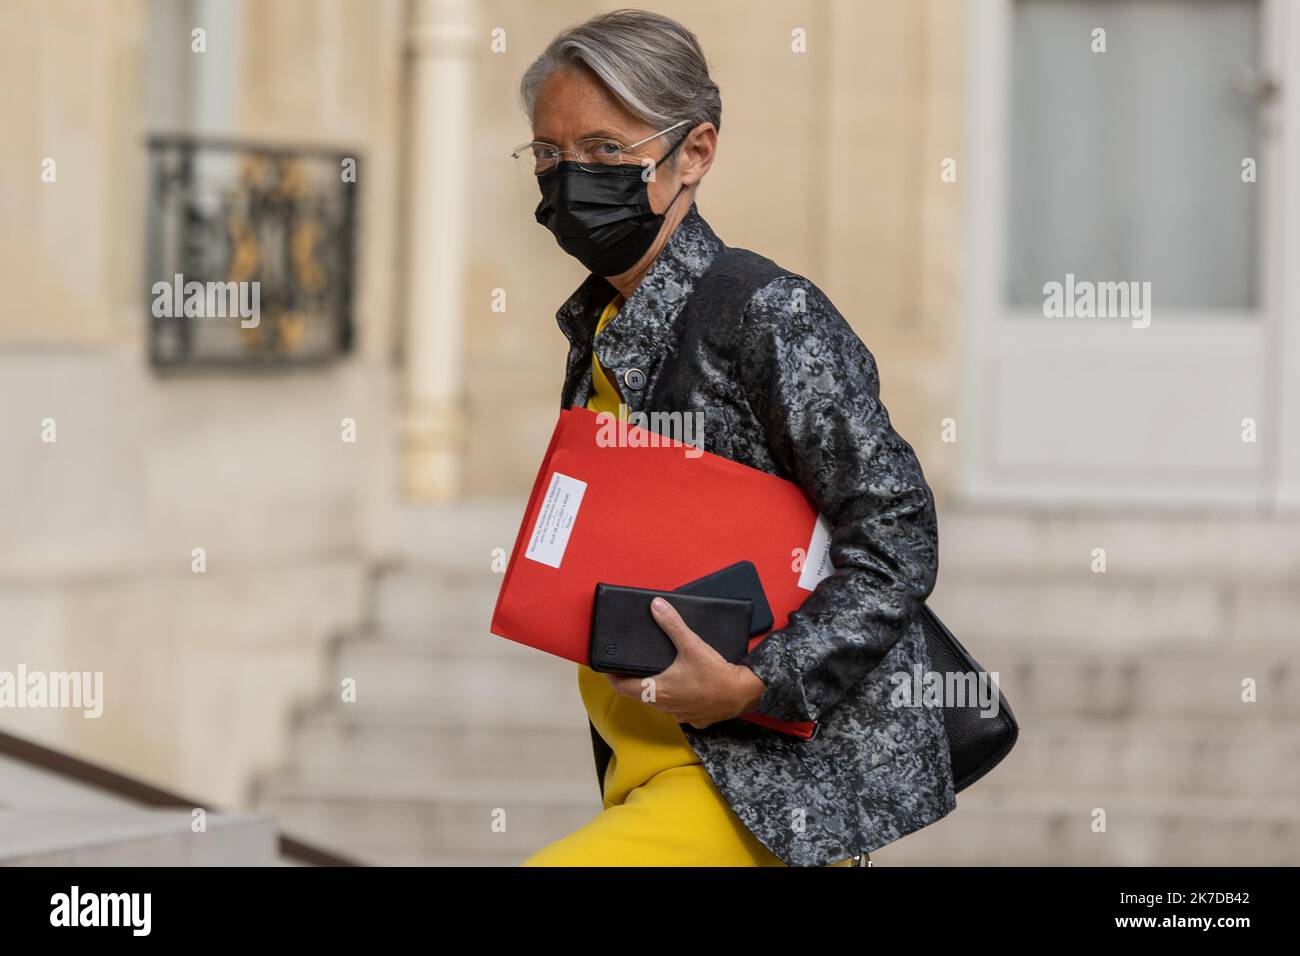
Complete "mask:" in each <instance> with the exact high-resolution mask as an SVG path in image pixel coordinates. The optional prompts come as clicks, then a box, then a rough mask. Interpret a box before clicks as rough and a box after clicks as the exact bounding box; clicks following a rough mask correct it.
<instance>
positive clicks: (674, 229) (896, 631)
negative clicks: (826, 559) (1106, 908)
mask: <svg viewBox="0 0 1300 956" xmlns="http://www.w3.org/2000/svg"><path fill="white" fill-rule="evenodd" d="M521 94H522V99H523V103H524V107H525V110H526V112H527V113H528V115H529V116H530V117H531V121H532V126H533V142H531V143H528V144H525V145H524V146H522V147H520V148H519V149H518V150H516V151H515V154H514V155H515V157H516V159H517V161H519V162H520V163H521V164H522V165H523V167H524V169H525V171H526V172H527V173H528V174H529V175H533V176H536V177H537V182H538V186H539V189H540V192H541V196H542V199H541V202H540V203H539V204H538V207H537V211H536V218H537V220H538V221H539V222H540V223H542V224H543V225H544V226H546V227H547V228H548V229H550V230H551V231H552V232H553V233H554V234H555V237H556V240H557V242H558V243H559V245H560V247H561V248H562V249H564V250H565V251H566V252H568V253H569V254H570V255H572V256H573V257H575V258H576V259H578V261H579V262H581V263H582V265H583V266H585V267H586V268H587V269H588V271H589V272H590V273H591V275H590V276H588V278H587V279H586V281H584V282H583V283H582V285H581V286H580V287H579V288H578V290H577V291H576V292H575V293H574V294H573V295H572V296H571V297H570V298H569V300H568V301H567V302H565V303H564V305H563V306H562V307H561V308H560V310H559V312H558V313H557V319H558V322H559V325H560V328H561V329H562V330H563V332H564V334H565V335H566V336H567V337H568V339H569V341H570V345H571V348H570V351H569V358H568V367H567V373H566V375H565V382H564V388H563V393H562V396H561V407H568V406H570V405H573V404H583V405H585V406H586V407H588V408H590V409H593V410H596V411H610V412H613V413H615V414H618V413H619V406H620V405H623V406H625V408H624V410H623V411H624V414H626V413H628V411H631V412H636V411H645V412H654V411H666V412H670V411H680V412H688V413H689V412H698V413H702V414H703V415H704V422H705V434H706V435H707V444H706V447H707V449H708V450H709V451H711V452H714V453H716V454H720V455H722V456H724V457H727V458H731V459H734V460H736V461H739V462H742V463H743V464H746V465H750V466H752V467H754V468H759V469H762V470H764V471H767V472H770V473H773V474H777V475H780V476H782V477H784V478H788V479H790V480H792V481H795V482H798V483H799V484H800V485H801V486H802V487H803V488H804V490H805V492H806V493H807V494H808V496H809V498H810V499H811V500H812V502H813V503H814V504H815V505H816V506H817V508H818V509H819V511H820V512H821V514H822V515H823V517H825V518H826V520H827V521H828V523H829V524H830V525H831V528H832V538H831V552H830V553H831V560H832V564H833V565H834V569H835V570H834V573H833V574H831V575H830V576H829V577H826V578H824V579H823V580H822V581H821V582H820V583H818V585H817V587H816V590H815V591H813V592H812V593H811V594H810V596H809V598H808V599H807V601H806V602H805V603H804V604H803V605H802V607H801V608H800V609H799V610H798V611H796V612H794V613H793V614H791V615H790V618H789V622H788V623H787V624H786V625H785V626H784V627H782V628H780V629H778V630H774V631H772V632H771V633H770V634H768V636H767V637H766V638H765V639H764V640H763V641H762V642H761V643H760V644H759V645H758V646H757V647H756V648H755V649H754V650H753V651H752V652H751V653H750V654H749V656H748V657H747V658H746V659H745V661H744V663H743V664H739V665H736V664H730V663H728V662H727V661H725V660H724V659H723V658H722V657H721V656H720V655H718V654H717V653H716V652H714V651H713V650H712V649H711V648H709V647H708V645H706V644H704V643H703V642H702V641H701V640H700V639H699V638H698V637H696V636H695V635H694V634H692V633H691V632H690V630H689V628H687V627H686V626H685V624H684V623H683V622H682V620H681V618H680V617H679V616H678V615H677V613H676V612H675V611H674V610H673V609H672V608H671V607H669V606H664V607H662V608H661V607H654V608H652V614H653V615H654V617H655V619H656V620H657V621H658V622H659V624H660V626H661V627H663V629H664V630H665V632H667V633H668V634H669V635H670V636H671V637H672V638H673V640H674V642H675V644H676V646H677V647H678V656H677V659H676V660H675V661H674V663H673V665H672V666H671V667H669V668H668V669H667V670H666V671H664V672H663V673H662V674H659V675H658V676H657V677H656V679H655V689H656V695H655V700H654V702H653V703H644V702H642V700H641V692H642V685H641V680H640V679H639V678H620V677H616V676H611V675H605V674H598V673H595V672H594V671H592V670H590V669H589V668H586V667H581V666H580V667H579V674H578V680H579V689H580V692H581V694H582V698H583V702H584V704H585V705H586V708H587V713H588V716H589V717H590V719H591V725H592V742H593V747H594V749H595V754H596V764H597V776H598V780H599V782H600V784H601V791H602V794H603V798H604V810H603V811H602V812H601V813H600V814H598V815H597V816H596V818H595V819H594V820H592V821H591V823H589V824H588V825H586V826H585V827H582V828H581V829H579V830H578V831H576V832H575V833H572V834H570V835H569V836H567V837H565V838H563V839H561V840H559V841H557V842H555V843H553V844H551V845H550V846H547V847H545V848H543V849H541V850H540V851H538V852H537V853H535V854H534V855H533V856H532V857H530V858H529V859H528V860H527V861H526V863H525V865H533V866H567V865H687V866H690V865H706V866H707V865H715V866H781V865H797V866H825V865H839V864H844V863H849V862H851V861H852V860H853V859H854V858H855V857H856V856H857V855H859V854H863V853H867V852H869V851H871V850H874V849H876V848H877V847H880V846H883V845H884V844H886V843H889V842H891V841H893V840H896V839H898V838H899V837H901V836H903V835H904V834H907V833H910V832H912V831H914V830H917V829H919V828H920V827H923V826H925V825H927V824H929V823H932V822H934V821H935V820H938V819H939V818H940V817H942V816H944V815H945V814H947V813H948V812H950V811H951V810H952V809H953V808H954V807H955V806H956V800H955V797H954V793H953V784H952V772H951V766H950V759H949V752H948V740H947V736H946V733H945V730H944V722H943V717H942V714H941V713H940V712H939V711H938V710H937V709H935V708H931V707H923V706H915V707H914V706H901V705H900V706H894V705H892V704H891V694H890V691H891V690H892V688H893V686H894V685H893V683H892V682H891V681H890V679H889V678H890V676H891V675H893V674H896V673H900V672H902V673H906V674H908V675H910V674H911V673H912V670H913V667H914V666H916V665H919V666H920V667H921V668H922V670H923V671H928V669H929V662H928V660H927V657H926V652H925V644H924V640H923V637H922V633H921V629H920V625H919V623H917V621H916V618H915V616H914V612H915V611H916V610H917V608H918V607H919V605H920V604H921V602H922V601H924V600H925V598H926V597H927V596H928V595H929V593H930V589H931V588H932V587H933V584H934V577H935V574H936V540H937V530H936V523H935V514H934V505H933V499H932V497H931V494H930V490H929V488H928V487H927V485H926V483H925V480H924V478H923V477H922V474H921V469H920V466H919V465H918V463H917V460H916V457H915V455H914V454H913V451H912V449H911V447H910V446H909V445H908V444H907V443H906V442H905V441H903V439H901V438H900V437H899V436H898V435H897V434H896V433H895V432H894V430H893V428H892V426H891V425H890V421H889V416H888V414H887V413H886V411H885V409H884V407H883V406H882V405H881V404H880V401H879V398H878V393H879V382H878V378H877V374H876V367H875V362H874V359H873V358H872V356H871V354H870V353H869V352H868V351H867V349H866V347H865V346H864V345H863V344H862V342H861V341H860V340H859V339H858V337H857V336H856V335H855V334H854V332H853V331H852V329H851V328H850V327H849V326H848V324H847V323H846V322H845V320H844V319H843V317H842V316H841V315H840V313H839V312H838V311H836V309H835V307H834V306H833V305H832V304H831V303H830V301H829V300H828V299H827V298H826V296H825V295H824V294H823V293H822V292H821V290H819V289H818V288H817V287H816V286H815V285H813V284H812V283H811V282H809V281H808V280H807V279H805V278H803V277H801V276H798V275H794V274H792V273H790V272H787V271H785V270H783V269H781V268H780V267H778V266H776V265H775V264H774V263H772V262H771V261H770V260H767V259H764V258H763V257H761V256H758V255H756V254H754V253H751V252H748V251H746V250H743V249H732V248H730V247H727V246H725V245H724V244H723V243H722V242H721V240H719V239H718V237H717V236H716V235H715V234H714V233H713V231H712V230H711V229H710V228H709V226H708V224H707V223H705V221H704V219H703V218H702V217H701V216H700V213H699V211H698V209H697V208H696V206H695V194H696V191H697V190H698V189H699V185H700V183H701V181H702V180H703V179H704V177H705V175H707V173H708V172H709V169H710V167H711V165H712V163H713V159H714V156H715V154H716V150H717V144H718V130H719V128H720V126H721V99H720V96H719V92H718V87H717V85H716V84H714V83H713V81H712V80H711V79H710V78H709V73H708V66H707V64H706V62H705V59H704V55H703V53H702V51H701V50H700V47H699V44H698V42H697V41H696V39H695V37H694V35H692V34H691V33H690V32H689V31H688V30H686V29H685V28H684V27H682V26H681V25H680V24H678V23H676V22H675V21H673V20H670V19H668V18H666V17H662V16H658V15H655V14H651V13H646V12H643V11H635V10H624V11H617V12H614V13H609V14H605V15H602V16H598V17H595V18H594V19H592V20H590V21H588V22H587V23H584V24H582V25H581V26H578V27H576V28H574V29H571V30H568V31H566V32H565V33H562V34H561V35H559V36H558V37H556V38H555V40H554V41H552V43H551V44H550V46H549V47H547V49H546V50H545V52H543V53H542V55H541V56H540V57H539V58H538V60H537V61H536V62H535V63H534V64H533V65H532V66H531V67H530V68H529V69H528V71H527V72H526V74H525V75H524V77H523V80H522V83H521ZM755 520H762V518H761V516H757V515H756V516H755ZM754 710H757V711H760V712H762V713H765V714H769V715H771V716H773V717H777V718H780V719H784V720H800V721H818V722H819V729H818V733H817V734H816V736H815V737H814V738H813V739H812V740H801V739H798V738H795V737H791V736H787V735H785V734H781V733H777V732H774V731H771V730H768V729H765V728H762V727H760V726H758V725H756V724H753V723H751V722H748V721H744V720H737V719H734V718H737V717H738V716H739V715H740V714H743V713H748V712H750V711H754Z"/></svg>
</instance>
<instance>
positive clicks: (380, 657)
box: [333, 637, 582, 726]
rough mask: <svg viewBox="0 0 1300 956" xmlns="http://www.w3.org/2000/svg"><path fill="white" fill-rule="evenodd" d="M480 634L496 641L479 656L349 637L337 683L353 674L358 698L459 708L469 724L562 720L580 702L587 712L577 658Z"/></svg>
mask: <svg viewBox="0 0 1300 956" xmlns="http://www.w3.org/2000/svg"><path fill="white" fill-rule="evenodd" d="M482 640H483V641H484V642H495V644H494V645H490V646H491V647H492V650H491V651H490V652H489V653H486V654H484V655H482V656H478V655H472V654H471V653H468V652H467V653H465V654H455V655H452V654H446V653H441V652H440V651H439V650H438V649H437V648H436V647H431V646H425V645H417V644H413V643H411V642H406V641H387V640H374V639H358V640H350V641H345V642H344V643H343V644H341V645H340V646H339V647H338V648H337V650H336V655H335V660H334V663H333V671H334V677H335V683H334V686H335V687H338V686H340V684H339V682H340V681H342V680H343V679H345V678H352V679H354V680H355V681H356V687H357V702H358V704H361V703H364V704H365V705H366V707H367V709H370V710H373V711H377V712H385V711H391V710H400V709H403V708H406V707H408V706H410V707H414V708H416V710H415V711H414V712H415V713H426V714H427V713H435V714H441V715H445V716H448V717H451V716H457V715H459V716H460V717H462V719H463V720H464V721H465V722H466V723H469V724H473V723H477V722H479V721H481V720H483V719H489V718H491V719H514V718H520V719H527V720H538V721H542V722H549V724H550V725H551V726H564V723H565V722H566V721H567V720H569V719H571V715H573V714H574V713H575V708H576V713H579V714H580V713H581V712H582V707H581V700H580V698H579V696H578V665H577V664H574V663H573V662H571V661H565V660H561V659H559V658H556V657H551V656H550V655H547V654H542V653H540V652H538V651H535V650H533V649H531V648H526V647H523V646H521V645H516V644H512V643H510V642H508V641H503V640H501V639H500V638H494V637H486V638H483V639H482ZM496 645H506V647H507V648H508V649H507V650H502V649H500V648H499V647H498V646H496ZM347 706H355V705H347ZM420 708H423V710H420ZM550 712H557V713H556V714H555V715H554V716H552V715H551V714H550Z"/></svg>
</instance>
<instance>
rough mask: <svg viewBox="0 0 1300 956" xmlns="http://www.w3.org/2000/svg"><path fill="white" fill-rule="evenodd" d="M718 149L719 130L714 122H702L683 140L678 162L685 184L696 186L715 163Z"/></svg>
mask: <svg viewBox="0 0 1300 956" xmlns="http://www.w3.org/2000/svg"><path fill="white" fill-rule="evenodd" d="M717 151H718V131H717V129H716V128H715V127H714V125H713V124H712V123H700V124H699V125H698V126H696V127H695V128H694V129H692V130H691V131H690V132H689V133H687V134H686V139H684V140H683V141H682V145H681V147H680V148H679V149H678V154H679V155H678V157H677V162H678V164H679V169H680V172H681V177H682V178H681V183H682V185H683V186H694V185H695V184H697V183H698V182H699V181H700V180H701V179H703V178H704V174H705V173H707V172H708V171H709V167H710V166H712V165H713V157H714V156H716V155H717Z"/></svg>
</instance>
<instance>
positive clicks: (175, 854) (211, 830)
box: [0, 808, 279, 866]
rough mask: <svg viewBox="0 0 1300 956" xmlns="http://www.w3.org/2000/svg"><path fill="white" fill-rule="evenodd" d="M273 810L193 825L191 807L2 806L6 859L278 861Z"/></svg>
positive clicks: (0, 836) (0, 830)
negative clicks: (196, 827) (201, 829)
mask: <svg viewBox="0 0 1300 956" xmlns="http://www.w3.org/2000/svg"><path fill="white" fill-rule="evenodd" d="M278 853H279V850H278V835H277V832H276V827H275V821H274V820H272V819H271V818H270V817H269V816H253V815H224V816H219V815H216V814H209V815H208V818H207V830H206V831H204V832H202V833H195V832H193V831H192V829H191V819H190V811H188V810H138V809H130V810H124V809H114V810H86V809H76V810H70V809H48V808H46V809H34V808H24V809H10V810H0V866H272V865H274V864H275V863H276V861H277V858H278Z"/></svg>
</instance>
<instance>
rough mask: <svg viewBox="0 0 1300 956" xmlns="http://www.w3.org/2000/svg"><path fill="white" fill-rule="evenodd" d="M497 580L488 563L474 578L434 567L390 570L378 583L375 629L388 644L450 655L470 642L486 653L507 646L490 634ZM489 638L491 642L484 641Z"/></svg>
mask: <svg viewBox="0 0 1300 956" xmlns="http://www.w3.org/2000/svg"><path fill="white" fill-rule="evenodd" d="M501 579H502V575H500V574H495V573H493V572H491V571H490V570H489V569H488V567H487V564H486V563H484V567H483V569H482V571H480V572H476V573H467V572H463V571H448V570H442V569H438V568H436V567H432V566H404V567H401V568H397V569H393V570H391V571H388V572H386V573H384V574H381V575H380V576H379V578H378V580H377V581H376V588H375V592H376V593H375V616H374V624H373V630H374V631H375V633H377V634H378V635H380V636H382V637H383V638H384V639H386V640H397V641H412V642H415V643H427V644H435V645H438V646H440V647H445V648H446V649H448V650H454V649H459V648H461V647H463V646H464V645H466V644H467V643H470V642H472V643H473V645H474V646H475V647H476V648H477V647H478V646H480V645H482V646H483V647H485V648H487V649H489V650H491V649H494V648H496V647H497V645H499V644H503V643H504V644H508V643H509V642H507V641H504V640H503V639H502V638H499V637H492V636H491V631H490V627H491V623H492V611H493V608H495V606H496V599H497V593H498V592H499V590H500V588H501ZM489 637H491V640H492V642H495V643H490V642H489V641H487V640H486V638H489ZM480 638H483V639H485V640H480Z"/></svg>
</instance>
